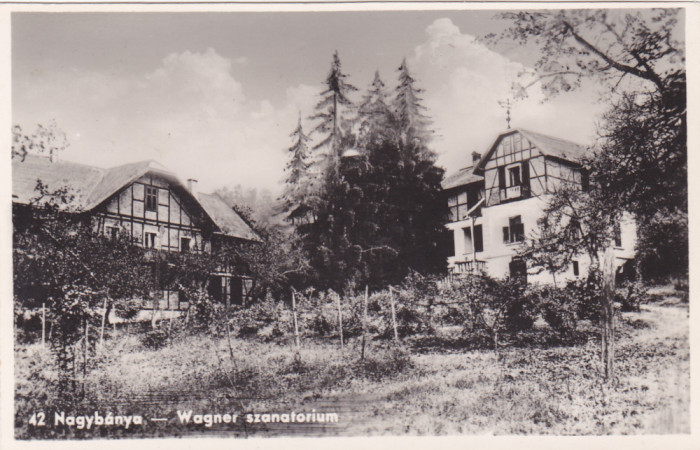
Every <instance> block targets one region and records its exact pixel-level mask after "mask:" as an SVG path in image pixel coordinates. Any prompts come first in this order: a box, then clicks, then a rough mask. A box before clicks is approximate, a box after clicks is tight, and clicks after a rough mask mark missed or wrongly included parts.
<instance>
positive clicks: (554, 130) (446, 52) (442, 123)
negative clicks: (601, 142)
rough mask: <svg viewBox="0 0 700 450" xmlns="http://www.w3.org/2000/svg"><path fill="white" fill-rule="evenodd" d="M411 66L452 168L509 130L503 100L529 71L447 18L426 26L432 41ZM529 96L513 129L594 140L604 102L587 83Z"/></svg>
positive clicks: (516, 110)
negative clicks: (548, 97)
mask: <svg viewBox="0 0 700 450" xmlns="http://www.w3.org/2000/svg"><path fill="white" fill-rule="evenodd" d="M408 64H409V68H410V69H411V70H412V71H413V72H414V73H415V74H416V78H417V79H418V80H419V84H420V86H421V87H423V88H424V90H425V92H424V100H425V105H426V106H427V107H428V109H429V113H430V115H431V116H432V118H433V120H434V126H435V128H436V131H437V133H438V138H437V139H436V140H435V143H434V144H435V147H436V149H437V150H438V152H439V153H440V163H441V164H442V165H443V166H444V167H445V168H446V169H447V171H448V172H453V171H455V170H457V169H458V168H460V167H463V166H464V165H466V164H467V163H468V162H469V161H470V158H471V152H472V151H478V152H481V153H483V152H485V151H486V150H487V146H488V145H489V144H490V143H491V142H492V141H493V139H494V138H495V136H496V135H497V134H498V133H500V132H502V131H503V130H505V128H506V121H505V115H506V114H505V110H504V109H503V108H502V107H501V106H499V104H498V101H501V100H506V99H507V98H509V97H512V92H511V87H512V85H513V82H515V81H516V80H517V79H518V74H519V73H520V72H522V71H523V70H524V69H525V67H523V66H522V65H521V64H520V63H517V62H513V61H511V60H509V59H508V58H506V57H504V56H502V55H500V54H498V53H496V52H494V51H492V50H490V49H489V48H488V47H486V46H485V45H484V44H482V43H480V42H479V41H478V40H477V39H476V38H475V37H474V36H471V35H469V34H466V33H461V32H460V30H459V28H458V27H457V26H455V25H454V24H453V23H452V21H451V20H450V19H446V18H443V19H438V20H436V21H434V22H433V23H432V24H431V25H429V26H428V27H427V28H426V40H425V42H423V43H422V44H420V45H419V46H417V47H416V48H415V51H414V53H413V55H412V56H411V57H410V58H409V59H408ZM529 94H530V96H529V98H527V99H524V100H520V101H518V102H516V103H515V104H514V105H513V107H512V110H511V116H512V118H513V120H512V125H513V127H522V128H529V129H532V130H533V131H540V132H542V133H545V134H551V135H553V136H557V137H561V138H564V139H571V140H573V141H578V142H582V143H588V142H590V138H591V137H592V134H593V132H594V117H595V116H596V114H597V113H599V111H600V108H601V105H599V104H597V103H596V102H595V98H596V96H595V95H590V92H587V87H585V86H584V89H583V90H582V91H580V92H578V93H574V94H568V95H567V96H566V97H560V98H557V99H554V100H553V101H548V102H544V103H543V102H542V100H543V99H542V94H541V92H540V91H539V90H538V89H537V86H533V88H532V89H531V90H530V92H529Z"/></svg>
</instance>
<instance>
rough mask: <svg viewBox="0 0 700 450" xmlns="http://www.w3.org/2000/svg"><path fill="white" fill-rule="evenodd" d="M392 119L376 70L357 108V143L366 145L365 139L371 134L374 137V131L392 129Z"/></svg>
mask: <svg viewBox="0 0 700 450" xmlns="http://www.w3.org/2000/svg"><path fill="white" fill-rule="evenodd" d="M394 120H395V117H394V114H393V112H392V111H391V107H390V105H389V99H388V95H387V93H386V87H385V85H384V82H383V81H382V79H381V77H380V76H379V71H376V72H375V73H374V81H373V82H372V84H371V85H370V87H369V89H368V91H367V93H366V94H365V95H364V96H363V98H362V103H361V104H360V106H359V108H358V131H357V133H358V145H359V146H360V147H366V146H367V145H368V144H369V143H368V142H367V139H368V138H369V137H370V136H372V135H373V134H375V137H376V133H373V132H374V131H379V132H383V133H381V135H384V134H386V133H390V132H391V131H393V130H394V127H393V122H394Z"/></svg>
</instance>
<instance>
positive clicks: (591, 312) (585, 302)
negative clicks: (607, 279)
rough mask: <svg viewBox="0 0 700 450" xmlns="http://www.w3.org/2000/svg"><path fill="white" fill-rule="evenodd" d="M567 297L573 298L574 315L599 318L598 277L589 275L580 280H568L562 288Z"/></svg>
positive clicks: (599, 291) (593, 318) (595, 319)
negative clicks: (574, 303)
mask: <svg viewBox="0 0 700 450" xmlns="http://www.w3.org/2000/svg"><path fill="white" fill-rule="evenodd" d="M564 290H565V291H566V293H565V295H566V297H567V298H571V299H575V302H576V316H577V317H578V318H579V319H586V320H591V321H593V322H598V320H600V293H601V292H602V288H601V284H600V278H599V276H598V275H591V276H589V277H587V278H585V279H582V280H575V281H570V282H569V283H568V284H567V285H566V287H565V288H564Z"/></svg>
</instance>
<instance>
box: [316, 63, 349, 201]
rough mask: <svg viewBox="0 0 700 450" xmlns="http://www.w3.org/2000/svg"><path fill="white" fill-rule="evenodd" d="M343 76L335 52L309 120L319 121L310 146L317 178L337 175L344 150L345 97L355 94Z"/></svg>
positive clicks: (346, 107)
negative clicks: (314, 141) (316, 140)
mask: <svg viewBox="0 0 700 450" xmlns="http://www.w3.org/2000/svg"><path fill="white" fill-rule="evenodd" d="M347 77H348V76H347V74H345V73H343V71H342V69H341V64H340V58H339V57H338V52H337V51H336V52H335V53H334V54H333V62H332V63H331V70H330V71H329V72H328V76H327V77H326V80H325V85H326V89H325V90H324V91H323V92H321V100H320V101H319V102H318V103H317V104H316V112H315V113H314V114H313V115H312V116H311V117H310V119H311V120H318V121H319V122H318V124H317V125H316V126H315V127H314V129H313V130H312V131H311V133H312V134H316V135H320V137H319V139H320V141H319V142H318V143H316V144H315V145H314V146H313V150H315V155H316V156H315V158H314V160H313V164H314V165H315V170H316V172H317V174H319V175H321V179H322V178H323V174H324V173H326V172H331V173H335V174H336V175H337V171H338V167H339V165H340V158H341V155H342V152H343V150H344V149H343V146H342V144H341V143H342V141H343V138H344V135H345V134H346V132H347V128H349V125H350V124H349V119H348V118H347V117H345V115H344V114H345V111H344V109H347V110H351V109H352V108H353V102H352V100H351V99H350V97H349V95H350V93H352V92H354V91H357V88H356V87H355V86H353V85H352V84H350V83H348V82H347V81H346V78H347ZM319 188H321V187H320V186H319Z"/></svg>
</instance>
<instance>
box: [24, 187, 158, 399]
mask: <svg viewBox="0 0 700 450" xmlns="http://www.w3.org/2000/svg"><path fill="white" fill-rule="evenodd" d="M39 187H40V188H42V189H41V190H42V191H43V185H41V184H40V186H39ZM56 195H57V196H58V197H59V198H58V199H56V198H55V197H56V196H54V195H52V193H49V192H45V191H44V192H41V195H40V197H41V198H42V199H44V200H46V197H51V198H52V200H49V201H47V202H44V203H39V204H34V205H29V206H21V205H16V206H15V207H14V208H15V211H14V212H15V214H14V236H13V237H14V245H13V267H14V291H15V295H16V299H18V300H20V301H21V303H22V308H32V307H34V308H36V307H38V306H39V305H41V304H42V303H45V304H46V307H47V308H48V311H49V317H50V318H51V320H52V340H51V344H52V348H53V349H54V350H55V351H56V353H57V355H58V356H59V358H58V362H59V369H60V372H59V374H60V380H59V390H61V392H62V393H63V394H66V393H67V390H68V389H69V386H68V382H69V376H70V374H69V369H70V367H71V362H72V359H73V354H72V348H71V346H72V345H73V344H74V343H75V342H77V340H78V339H79V338H80V336H81V330H82V329H83V328H84V324H85V323H86V322H89V321H92V320H95V321H96V320H97V319H96V318H97V317H100V316H101V307H102V305H103V304H106V305H107V311H106V314H109V311H110V310H111V309H112V308H114V309H117V310H118V311H119V312H120V314H121V315H122V316H130V315H132V314H133V313H134V312H135V308H136V307H137V306H136V305H135V304H134V302H133V298H135V297H136V298H142V299H143V298H147V297H148V296H149V290H150V287H151V286H152V280H151V279H150V277H149V276H148V274H147V272H146V271H144V270H143V267H142V266H141V262H142V258H143V251H142V250H141V249H140V248H138V247H137V246H136V245H135V244H134V243H133V242H132V241H131V240H130V238H128V237H126V236H124V235H118V236H116V237H114V238H108V237H106V236H104V235H101V234H98V233H96V231H95V229H96V228H95V227H94V225H93V224H92V223H90V221H89V220H87V219H85V218H82V217H80V216H78V215H76V214H75V213H71V212H65V211H61V210H60V209H59V206H62V205H65V203H64V201H63V199H62V198H63V197H64V196H65V192H63V191H61V192H58V193H57V194H56Z"/></svg>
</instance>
